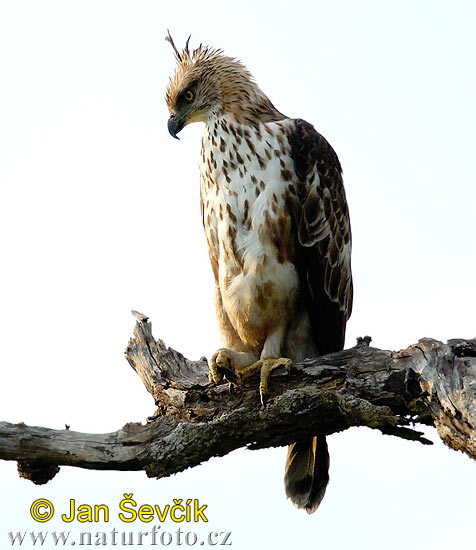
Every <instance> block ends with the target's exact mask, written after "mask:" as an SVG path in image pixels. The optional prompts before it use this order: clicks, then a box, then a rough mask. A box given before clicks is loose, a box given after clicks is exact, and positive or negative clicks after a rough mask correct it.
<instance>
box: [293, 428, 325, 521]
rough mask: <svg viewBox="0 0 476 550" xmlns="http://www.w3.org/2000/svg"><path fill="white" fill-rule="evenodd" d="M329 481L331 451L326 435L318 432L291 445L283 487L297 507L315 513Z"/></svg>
mask: <svg viewBox="0 0 476 550" xmlns="http://www.w3.org/2000/svg"><path fill="white" fill-rule="evenodd" d="M328 482H329V452H328V450H327V442H326V438H325V436H323V435H316V436H314V437H313V438H312V439H306V440H305V441H298V442H296V443H293V444H292V445H290V446H289V447H288V456H287V457H286V468H285V474H284V486H285V489H286V495H287V497H288V498H290V499H291V500H292V502H293V504H294V505H295V506H297V507H298V508H304V510H306V512H307V513H308V514H312V513H313V512H315V511H316V510H317V507H318V506H319V504H320V503H321V500H322V499H323V498H324V494H325V492H326V487H327V484H328Z"/></svg>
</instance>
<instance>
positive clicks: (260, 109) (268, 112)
mask: <svg viewBox="0 0 476 550" xmlns="http://www.w3.org/2000/svg"><path fill="white" fill-rule="evenodd" d="M221 91H222V94H221V95H222V109H223V110H222V113H223V114H225V115H226V116H228V117H229V118H230V119H231V120H234V121H235V122H237V123H238V124H244V125H248V126H256V124H259V123H262V122H275V121H277V120H283V119H285V118H287V117H286V116H285V115H283V114H282V113H280V112H279V111H278V110H277V109H276V107H275V106H274V105H273V104H272V103H271V101H270V99H269V98H268V96H267V95H266V94H265V93H264V92H263V91H262V90H261V89H260V88H259V86H258V85H257V84H256V83H255V82H253V81H250V80H248V79H244V80H243V82H241V81H238V82H235V81H232V80H230V81H223V82H222V83H221Z"/></svg>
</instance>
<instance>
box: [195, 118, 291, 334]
mask: <svg viewBox="0 0 476 550" xmlns="http://www.w3.org/2000/svg"><path fill="white" fill-rule="evenodd" d="M287 124H288V121H286V120H285V121H280V122H276V123H269V124H261V125H260V127H259V129H258V130H256V129H253V128H251V127H248V126H238V125H237V124H236V123H232V122H231V121H229V120H227V119H226V117H222V118H220V119H217V120H214V121H209V122H208V125H207V127H206V130H205V132H204V135H203V138H202V154H201V157H200V172H201V193H202V201H203V205H204V222H205V229H206V231H208V232H209V231H210V229H212V230H213V231H214V233H215V235H216V237H217V238H216V241H215V242H214V243H210V242H209V246H213V247H214V248H215V250H214V251H213V252H214V254H215V255H216V258H217V259H218V269H219V272H218V273H219V286H220V290H221V293H222V298H223V304H224V307H225V308H226V310H227V313H228V315H229V317H230V320H231V321H232V323H233V325H234V326H235V328H236V329H237V330H239V331H240V332H242V331H245V332H246V330H247V325H249V324H250V323H251V324H253V325H254V324H256V323H261V324H263V323H264V324H266V323H269V322H271V321H272V317H273V316H276V315H279V314H280V310H281V309H282V308H283V307H284V308H287V307H293V304H292V303H290V300H291V301H292V302H294V301H295V299H296V294H297V287H298V277H297V273H296V270H295V268H294V265H293V263H291V262H289V261H282V258H280V257H279V254H278V250H277V249H276V246H275V245H273V239H279V238H282V239H284V238H285V235H284V234H283V235H277V234H276V233H279V232H280V231H286V227H284V226H286V223H287V222H289V219H288V215H287V213H286V207H285V204H284V192H285V190H286V187H287V186H288V185H289V184H292V183H293V178H294V168H293V162H292V159H291V157H290V151H289V146H288V144H287V140H286V139H285V133H284V132H283V129H285V127H286V125H287ZM283 174H284V176H283ZM288 225H289V224H288ZM231 243H233V244H234V246H232V244H231ZM263 293H264V297H265V300H264V301H265V302H266V303H267V304H268V305H269V307H263ZM271 304H273V307H271ZM238 325H240V326H241V330H240V327H238ZM248 328H249V327H248Z"/></svg>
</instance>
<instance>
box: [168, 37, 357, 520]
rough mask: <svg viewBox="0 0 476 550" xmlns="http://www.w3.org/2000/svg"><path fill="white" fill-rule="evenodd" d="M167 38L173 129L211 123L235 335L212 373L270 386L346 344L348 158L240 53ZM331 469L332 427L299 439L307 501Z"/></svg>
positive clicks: (209, 217) (299, 496) (297, 495)
mask: <svg viewBox="0 0 476 550" xmlns="http://www.w3.org/2000/svg"><path fill="white" fill-rule="evenodd" d="M168 40H169V41H170V43H171V44H172V46H173V48H174V51H175V56H176V59H177V62H178V66H177V70H176V72H175V74H174V76H173V77H172V78H171V80H170V84H169V87H168V89H167V94H166V101H167V105H168V108H169V111H170V119H169V131H170V133H171V134H172V135H173V136H174V137H177V136H176V134H177V133H178V132H179V131H180V130H182V128H183V127H184V126H185V125H187V124H189V123H191V122H197V121H200V122H204V123H205V130H204V133H203V136H202V147H201V152H200V157H199V161H200V178H201V193H200V195H201V208H202V217H203V225H204V229H205V235H206V240H207V246H208V251H209V256H210V262H211V265H212V269H213V274H214V277H215V296H216V299H215V305H216V312H217V318H218V322H219V326H220V332H221V336H222V340H223V345H224V346H225V347H224V348H222V349H220V350H218V352H217V353H216V354H215V355H214V356H213V357H212V359H211V363H210V372H211V374H210V376H211V380H213V381H214V382H218V381H219V379H220V378H221V373H222V372H225V374H226V373H228V374H226V375H227V377H228V378H230V377H231V379H232V381H234V382H236V383H238V382H239V380H241V377H242V376H245V375H248V373H251V372H254V371H255V370H258V369H261V385H260V392H261V393H262V395H263V396H264V395H265V394H266V392H267V376H268V375H269V372H270V371H271V370H272V369H273V368H274V367H275V366H278V365H281V364H282V365H284V364H286V365H287V364H288V363H289V360H288V359H283V358H285V357H286V358H290V359H291V360H293V361H299V360H302V359H304V358H306V357H312V356H316V355H318V354H325V353H329V352H332V351H337V350H340V349H342V347H343V345H344V336H345V325H346V321H347V319H348V318H349V316H350V313H351V308H352V275H351V265H350V257H351V233H350V222H349V213H348V208H347V203H346V198H345V192H344V187H343V182H342V170H341V166H340V163H339V160H338V158H337V155H336V154H335V152H334V150H333V149H332V147H331V146H330V145H329V143H328V142H327V141H326V140H325V139H324V138H323V137H322V136H321V135H320V134H319V133H318V132H317V131H316V130H315V129H314V127H313V126H311V125H310V124H309V123H307V122H305V121H304V120H300V119H290V118H288V117H286V116H285V115H283V114H282V113H280V112H279V111H278V110H277V109H276V108H275V107H274V105H273V104H272V103H271V101H270V100H269V99H268V97H267V96H266V95H265V94H264V93H263V91H262V90H261V89H260V88H259V87H258V85H257V84H256V83H255V82H254V80H253V78H252V76H251V74H250V73H249V72H248V71H247V70H246V69H245V67H244V66H243V65H242V64H241V63H240V62H239V61H237V60H236V59H233V58H230V57H227V56H225V55H224V54H223V53H222V52H221V51H220V50H214V49H211V48H208V47H203V46H199V47H198V48H197V49H196V50H194V51H190V50H189V48H188V42H187V44H186V46H185V48H184V49H183V50H182V51H179V50H178V49H177V48H176V47H175V45H174V43H173V40H172V39H171V37H170V35H169V36H168ZM286 362H287V363H286ZM264 371H266V373H265V374H264ZM327 480H328V453H327V445H326V442H325V438H324V437H323V436H316V437H315V438H313V439H312V440H307V441H300V442H297V443H295V444H294V445H292V446H291V447H290V449H289V452H288V459H287V464H286V475H285V485H286V492H287V494H288V496H289V497H290V498H291V499H292V500H293V502H294V503H295V504H296V505H297V506H299V507H302V508H305V509H306V510H307V511H308V512H312V511H314V510H315V509H316V508H317V506H318V505H319V503H320V501H321V499H322V498H323V496H324V492H325V489H326V485H327Z"/></svg>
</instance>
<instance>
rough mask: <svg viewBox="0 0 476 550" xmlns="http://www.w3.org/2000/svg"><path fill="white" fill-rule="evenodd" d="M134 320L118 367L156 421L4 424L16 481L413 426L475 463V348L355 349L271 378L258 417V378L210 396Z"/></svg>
mask: <svg viewBox="0 0 476 550" xmlns="http://www.w3.org/2000/svg"><path fill="white" fill-rule="evenodd" d="M135 315H136V317H137V319H138V321H137V323H136V326H135V329H134V336H133V338H131V340H130V342H129V345H128V347H127V350H126V357H127V359H128V361H129V363H130V365H131V366H132V367H133V369H134V370H135V371H136V373H137V374H138V375H139V376H140V377H141V379H142V381H143V382H144V385H145V387H146V388H147V391H148V392H149V393H150V394H151V395H152V397H153V398H154V401H155V404H156V406H157V411H156V412H155V414H154V415H153V416H152V417H150V418H149V419H148V421H147V423H146V424H145V425H143V424H138V423H131V424H126V425H125V426H124V427H123V428H122V429H120V430H118V431H117V432H113V433H108V434H84V433H79V432H74V431H70V430H68V429H65V430H51V429H47V428H40V427H30V426H26V425H25V424H10V423H7V422H0V458H1V459H3V460H16V461H17V462H18V471H19V473H20V475H21V476H22V477H26V478H27V479H30V480H31V481H33V482H34V483H38V484H41V483H46V482H47V481H49V480H50V479H52V478H53V477H54V475H56V473H57V472H58V471H59V468H58V466H61V465H68V466H76V467H79V468H88V469H96V470H145V472H146V473H147V475H148V476H150V477H165V476H168V475H170V474H173V473H176V472H179V471H182V470H185V469H186V468H189V467H192V466H196V465H198V464H200V463H201V462H203V461H205V460H208V459H209V458H210V457H212V456H223V455H225V454H227V453H229V452H230V451H233V450H234V449H238V448H240V447H245V446H246V447H248V448H250V449H259V448H264V447H272V446H281V445H287V444H289V443H292V442H293V441H296V440H298V439H299V438H307V437H309V436H310V435H313V434H326V435H329V434H332V433H335V432H339V431H342V430H345V429H347V428H349V427H351V426H367V427H370V428H374V429H378V430H380V431H381V432H382V433H385V434H390V435H394V436H398V437H401V438H403V439H411V440H415V441H419V442H420V443H423V444H429V443H431V442H430V441H428V440H427V439H425V438H424V437H423V436H422V433H421V432H419V431H416V430H415V429H414V427H413V426H414V424H415V423H422V424H428V425H433V426H435V427H436V429H437V430H438V433H439V435H440V437H441V439H442V440H443V441H444V442H445V444H446V445H448V446H449V447H451V448H453V449H457V450H462V451H463V452H465V453H466V454H468V455H469V456H471V457H472V458H476V437H475V430H474V426H475V425H476V339H474V340H450V341H449V342H448V343H447V344H444V343H442V342H439V341H437V340H432V339H429V338H424V339H422V340H420V341H419V342H418V343H417V344H415V345H412V346H410V347H409V348H407V349H405V350H401V351H399V352H392V351H384V350H380V349H376V348H372V347H370V346H369V343H370V338H368V337H366V338H363V339H359V341H358V343H357V346H356V347H354V348H351V349H348V350H344V351H342V352H339V353H333V354H330V355H327V356H324V357H319V358H314V359H309V360H306V361H304V362H303V363H299V364H295V365H293V367H292V369H291V372H290V373H287V372H285V371H284V369H283V371H282V372H280V371H279V370H277V371H275V372H273V376H272V379H271V381H270V400H269V403H268V404H267V406H266V408H263V407H261V405H260V401H259V398H258V389H257V383H256V380H255V379H253V378H252V379H250V380H248V381H247V382H246V383H245V384H244V385H243V386H242V387H239V388H235V389H234V390H233V391H230V389H229V386H228V384H222V385H219V386H212V385H211V384H210V383H209V382H208V376H207V372H208V367H207V362H206V359H205V358H202V359H200V360H199V361H190V360H188V359H186V358H185V357H183V355H182V354H180V353H179V352H177V351H175V350H173V349H171V348H167V347H166V346H165V344H164V343H163V342H162V341H161V340H157V341H156V340H155V339H154V338H153V336H152V328H151V324H150V323H149V322H148V319H147V318H146V317H145V316H143V315H140V314H137V313H136V312H135Z"/></svg>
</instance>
